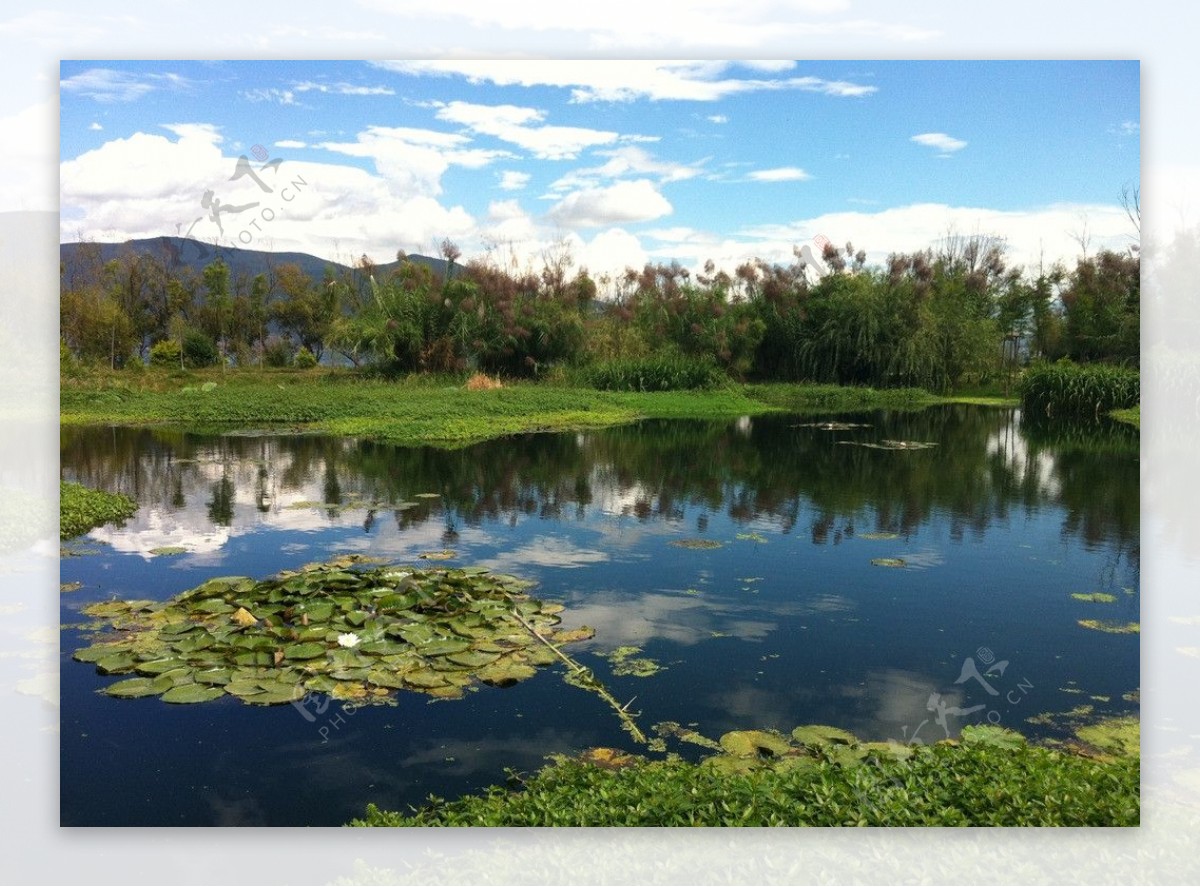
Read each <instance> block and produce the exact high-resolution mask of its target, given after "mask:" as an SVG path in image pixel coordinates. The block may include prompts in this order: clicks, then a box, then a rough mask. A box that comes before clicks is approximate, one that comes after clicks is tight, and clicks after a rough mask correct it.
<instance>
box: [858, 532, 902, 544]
mask: <svg viewBox="0 0 1200 887" xmlns="http://www.w3.org/2000/svg"><path fill="white" fill-rule="evenodd" d="M858 538H859V539H869V540H871V541H872V542H887V541H890V540H892V539H899V538H900V534H899V533H859V534H858Z"/></svg>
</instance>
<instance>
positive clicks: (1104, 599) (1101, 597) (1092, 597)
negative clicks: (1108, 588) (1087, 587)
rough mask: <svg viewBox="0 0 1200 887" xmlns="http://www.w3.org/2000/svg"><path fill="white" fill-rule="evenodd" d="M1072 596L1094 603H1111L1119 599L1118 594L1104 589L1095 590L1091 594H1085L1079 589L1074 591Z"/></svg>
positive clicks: (1078, 599)
mask: <svg viewBox="0 0 1200 887" xmlns="http://www.w3.org/2000/svg"><path fill="white" fill-rule="evenodd" d="M1071 597H1073V598H1075V600H1077V601H1087V602H1089V603H1092V604H1111V603H1112V602H1113V601H1115V600H1116V599H1117V597H1116V595H1112V594H1108V593H1107V592H1103V591H1093V592H1091V593H1089V594H1083V593H1082V592H1078V591H1077V592H1075V593H1073V594H1072V595H1071Z"/></svg>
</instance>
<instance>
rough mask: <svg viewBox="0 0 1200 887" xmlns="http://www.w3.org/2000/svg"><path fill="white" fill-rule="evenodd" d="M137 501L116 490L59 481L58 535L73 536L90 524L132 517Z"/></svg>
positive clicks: (88, 527)
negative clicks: (103, 489) (106, 490)
mask: <svg viewBox="0 0 1200 887" xmlns="http://www.w3.org/2000/svg"><path fill="white" fill-rule="evenodd" d="M136 511H137V503H136V502H134V501H133V500H132V499H130V498H129V497H128V496H122V495H121V494H119V493H105V492H103V491H101V490H89V489H88V488H87V487H84V486H80V485H79V484H71V483H60V484H59V495H58V514H59V531H58V533H59V538H61V539H73V538H74V537H76V536H81V535H83V534H84V533H86V532H87V531H88V530H90V529H92V528H93V527H99V526H101V525H103V524H107V523H109V522H110V521H121V520H125V518H127V517H132V516H133V514H134V512H136Z"/></svg>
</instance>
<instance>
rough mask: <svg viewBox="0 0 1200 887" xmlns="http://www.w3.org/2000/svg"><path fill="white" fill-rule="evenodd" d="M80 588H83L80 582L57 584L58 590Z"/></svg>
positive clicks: (76, 589)
mask: <svg viewBox="0 0 1200 887" xmlns="http://www.w3.org/2000/svg"><path fill="white" fill-rule="evenodd" d="M81 588H83V583H82V582H60V583H59V585H58V590H59V591H60V592H69V591H79V589H81Z"/></svg>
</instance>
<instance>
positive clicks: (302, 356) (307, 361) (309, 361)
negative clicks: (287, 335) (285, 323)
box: [292, 345, 317, 370]
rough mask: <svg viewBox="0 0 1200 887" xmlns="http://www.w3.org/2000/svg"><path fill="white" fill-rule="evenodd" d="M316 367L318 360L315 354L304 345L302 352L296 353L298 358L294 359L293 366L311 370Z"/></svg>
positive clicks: (301, 348)
mask: <svg viewBox="0 0 1200 887" xmlns="http://www.w3.org/2000/svg"><path fill="white" fill-rule="evenodd" d="M316 365H317V358H316V357H314V356H313V353H312V352H311V351H309V350H308V349H307V348H305V347H304V346H303V345H302V346H300V350H299V351H297V352H296V356H295V357H293V358H292V366H294V367H296V368H297V369H301V370H311V369H312V368H313V367H315V366H316Z"/></svg>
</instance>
